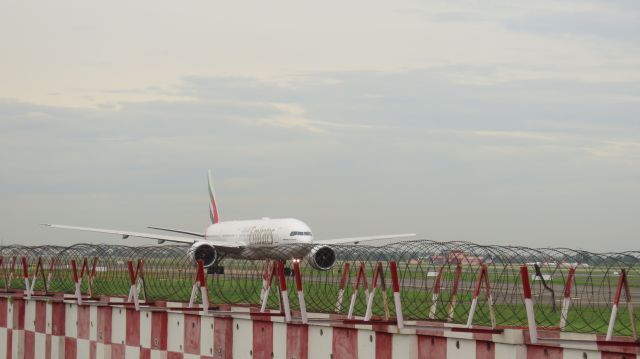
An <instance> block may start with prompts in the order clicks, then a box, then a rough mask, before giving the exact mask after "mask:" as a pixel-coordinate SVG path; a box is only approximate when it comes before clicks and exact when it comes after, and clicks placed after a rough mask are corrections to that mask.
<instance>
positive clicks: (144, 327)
mask: <svg viewBox="0 0 640 359" xmlns="http://www.w3.org/2000/svg"><path fill="white" fill-rule="evenodd" d="M151 318H152V315H151V312H149V311H144V312H140V347H141V348H151Z"/></svg>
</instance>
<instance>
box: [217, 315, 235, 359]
mask: <svg viewBox="0 0 640 359" xmlns="http://www.w3.org/2000/svg"><path fill="white" fill-rule="evenodd" d="M213 328H214V329H213V353H214V355H216V358H218V359H233V318H215V319H214V320H213Z"/></svg>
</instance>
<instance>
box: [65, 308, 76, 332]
mask: <svg viewBox="0 0 640 359" xmlns="http://www.w3.org/2000/svg"><path fill="white" fill-rule="evenodd" d="M65 306H66V308H64V313H65V314H64V315H65V318H64V335H66V336H68V337H70V338H77V337H78V306H77V305H73V304H70V303H69V304H65Z"/></svg>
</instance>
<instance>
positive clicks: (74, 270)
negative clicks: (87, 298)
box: [71, 259, 78, 283]
mask: <svg viewBox="0 0 640 359" xmlns="http://www.w3.org/2000/svg"><path fill="white" fill-rule="evenodd" d="M71 272H72V273H73V282H74V283H78V266H77V265H76V260H75V259H72V260H71Z"/></svg>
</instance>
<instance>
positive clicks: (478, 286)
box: [473, 266, 486, 298]
mask: <svg viewBox="0 0 640 359" xmlns="http://www.w3.org/2000/svg"><path fill="white" fill-rule="evenodd" d="M485 270H486V267H485V266H482V267H481V268H480V273H478V280H477V281H476V288H475V289H474V290H473V297H474V298H478V295H480V287H481V286H482V279H483V277H484V273H485V272H484V271H485Z"/></svg>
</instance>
